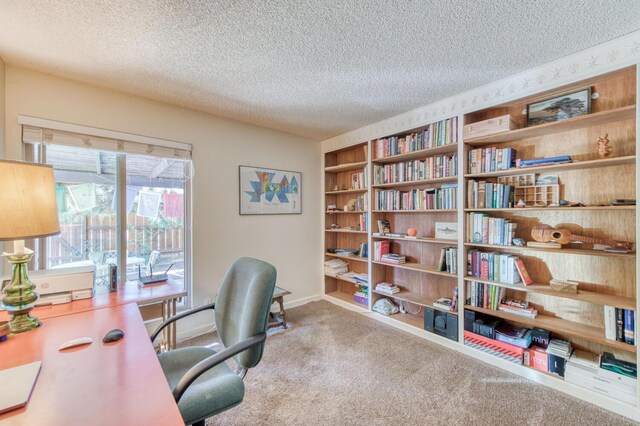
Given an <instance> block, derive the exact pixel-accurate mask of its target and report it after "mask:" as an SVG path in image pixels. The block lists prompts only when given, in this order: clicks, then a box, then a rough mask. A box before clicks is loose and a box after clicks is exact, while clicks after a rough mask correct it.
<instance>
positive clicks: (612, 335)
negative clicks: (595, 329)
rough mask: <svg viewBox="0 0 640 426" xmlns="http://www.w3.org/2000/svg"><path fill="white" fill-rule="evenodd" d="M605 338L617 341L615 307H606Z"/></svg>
mask: <svg viewBox="0 0 640 426" xmlns="http://www.w3.org/2000/svg"><path fill="white" fill-rule="evenodd" d="M604 337H605V339H609V340H616V308H614V307H613V306H605V307H604Z"/></svg>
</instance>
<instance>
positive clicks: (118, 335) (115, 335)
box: [102, 328, 124, 343]
mask: <svg viewBox="0 0 640 426" xmlns="http://www.w3.org/2000/svg"><path fill="white" fill-rule="evenodd" d="M123 337H124V331H122V330H120V329H119V328H114V329H113V330H111V331H109V332H107V334H105V335H104V337H103V338H102V342H103V343H110V342H117V341H118V340H120V339H122V338H123Z"/></svg>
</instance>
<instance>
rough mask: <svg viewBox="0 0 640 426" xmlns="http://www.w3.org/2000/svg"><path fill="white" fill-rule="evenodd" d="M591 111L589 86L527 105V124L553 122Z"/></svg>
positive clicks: (534, 124) (535, 124)
mask: <svg viewBox="0 0 640 426" xmlns="http://www.w3.org/2000/svg"><path fill="white" fill-rule="evenodd" d="M590 112H591V88H590V87H588V88H586V89H582V90H578V91H577V92H572V93H565V94H563V95H560V96H555V97H553V98H551V99H546V100H544V101H539V102H535V103H532V104H529V105H527V126H537V125H538V124H545V123H554V122H556V121H561V120H566V119H568V118H574V117H579V116H581V115H585V114H589V113H590Z"/></svg>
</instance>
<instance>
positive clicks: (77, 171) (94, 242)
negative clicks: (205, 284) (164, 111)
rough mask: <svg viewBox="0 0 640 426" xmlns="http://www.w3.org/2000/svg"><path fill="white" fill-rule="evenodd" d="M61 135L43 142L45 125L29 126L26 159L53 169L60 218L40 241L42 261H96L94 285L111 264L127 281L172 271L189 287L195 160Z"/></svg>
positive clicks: (104, 279)
mask: <svg viewBox="0 0 640 426" xmlns="http://www.w3.org/2000/svg"><path fill="white" fill-rule="evenodd" d="M55 135H56V134H54V137H55ZM63 136H64V137H65V139H62V138H59V139H58V140H59V141H62V142H65V143H62V144H55V143H48V144H47V143H40V142H41V141H43V140H44V141H46V139H47V137H46V134H45V133H44V132H43V131H42V129H40V131H39V135H38V132H37V131H36V130H33V129H27V130H26V131H25V130H24V129H23V141H25V142H27V143H28V144H27V145H25V157H26V159H27V160H31V161H37V162H41V163H46V164H49V165H51V166H53V168H54V175H55V180H56V196H57V202H58V215H59V220H60V234H59V235H56V236H53V237H49V238H46V239H44V241H40V242H38V243H37V245H38V250H37V252H38V253H37V255H38V258H37V260H36V262H37V266H36V267H38V268H41V269H42V268H44V269H49V268H62V267H71V266H81V265H87V264H91V263H94V264H95V265H96V285H97V286H105V287H106V286H108V275H109V274H108V271H109V266H110V265H112V264H115V265H118V272H119V276H120V280H121V281H122V280H135V279H137V278H138V275H139V274H142V275H148V274H150V273H151V271H153V273H154V274H160V273H164V272H165V271H167V270H168V274H169V275H170V276H171V277H172V278H173V279H174V280H175V281H178V282H182V283H183V284H184V285H185V288H187V289H188V288H189V284H190V268H189V267H188V265H189V264H190V262H189V258H190V252H189V249H190V239H191V235H190V226H189V214H188V212H189V207H190V206H189V195H190V179H189V176H190V171H191V162H190V160H189V159H188V158H180V156H176V157H178V158H168V157H166V156H154V155H150V154H153V153H155V152H151V151H154V150H153V149H152V148H149V147H147V148H146V151H150V154H144V153H138V152H128V151H132V150H125V149H122V144H121V143H120V141H113V142H114V143H112V144H111V145H109V144H108V143H107V142H108V141H105V140H103V139H97V140H98V142H99V143H97V144H91V143H90V144H87V143H86V138H84V139H82V140H83V145H84V146H76V144H73V143H68V142H69V141H70V140H74V135H73V134H71V135H70V134H68V133H65V134H64V135H63ZM78 137H80V136H78ZM34 139H35V140H34ZM49 142H51V138H49ZM87 145H89V147H87ZM93 146H100V147H101V148H102V147H104V148H109V147H110V146H114V147H117V148H118V151H115V150H108V149H106V150H104V149H93ZM158 151H160V150H158ZM189 156H190V153H189Z"/></svg>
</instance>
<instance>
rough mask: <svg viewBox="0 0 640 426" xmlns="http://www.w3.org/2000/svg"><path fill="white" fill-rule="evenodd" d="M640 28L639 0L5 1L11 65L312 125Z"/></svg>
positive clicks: (483, 79)
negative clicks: (563, 0)
mask: <svg viewBox="0 0 640 426" xmlns="http://www.w3.org/2000/svg"><path fill="white" fill-rule="evenodd" d="M638 29H640V2H639V1H638V0H573V1H568V2H566V1H565V2H562V1H558V0H536V1H533V0H521V1H504V0H503V1H491V0H451V1H448V2H447V1H444V0H423V1H409V0H395V1H384V0H377V1H345V0H314V1H295V0H274V1H250V0H247V1H204V0H199V1H198V0H182V1H178V0H175V1H169V0H164V1H150V0H146V1H143V0H136V1H131V0H111V1H82V0H56V1H54V0H50V1H34V0H28V1H27V0H9V1H7V0H5V1H2V2H0V56H2V57H3V58H4V59H5V61H6V62H7V63H8V64H9V65H14V66H20V67H26V68H30V69H34V70H38V71H43V72H46V73H50V74H54V75H58V76H63V77H67V78H71V79H75V80H79V81H83V82H87V83H91V84H95V85H98V86H102V87H108V88H112V89H116V90H119V91H123V92H127V93H133V94H137V95H142V96H145V97H148V98H152V99H158V100H162V101H166V102H170V103H173V104H178V105H182V106H185V107H190V108H194V109H197V110H201V111H206V112H210V113H213V114H217V115H221V116H224V117H229V118H233V119H236V120H240V121H244V122H249V123H254V124H257V125H261V126H265V127H269V128H273V129H278V130H282V131H285V132H289V133H294V134H298V135H302V136H306V137H310V138H313V139H325V138H327V137H330V136H334V135H336V134H339V133H343V132H346V131H349V130H353V129H355V128H358V127H361V126H364V125H367V124H370V123H372V122H375V121H378V120H381V119H385V118H389V117H391V116H394V115H396V114H399V113H402V112H405V111H408V110H411V109H413V108H416V107H418V106H421V105H426V104H428V103H431V102H434V101H437V100H439V99H442V98H445V97H448V96H451V95H453V94H456V93H460V92H463V91H465V90H468V89H471V88H473V87H477V86H480V85H482V84H485V83H488V82H491V81H495V80H498V79H501V78H504V77H506V76H509V75H511V74H515V73H517V72H519V71H522V70H525V69H528V68H532V67H534V66H536V65H540V64H543V63H545V62H549V61H551V60H554V59H557V58H560V57H563V56H566V55H568V54H570V53H574V52H577V51H579V50H582V49H585V48H587V47H590V46H593V45H596V44H599V43H602V42H604V41H607V40H610V39H613V38H615V37H618V36H621V35H624V34H627V33H629V32H632V31H635V30H638Z"/></svg>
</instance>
